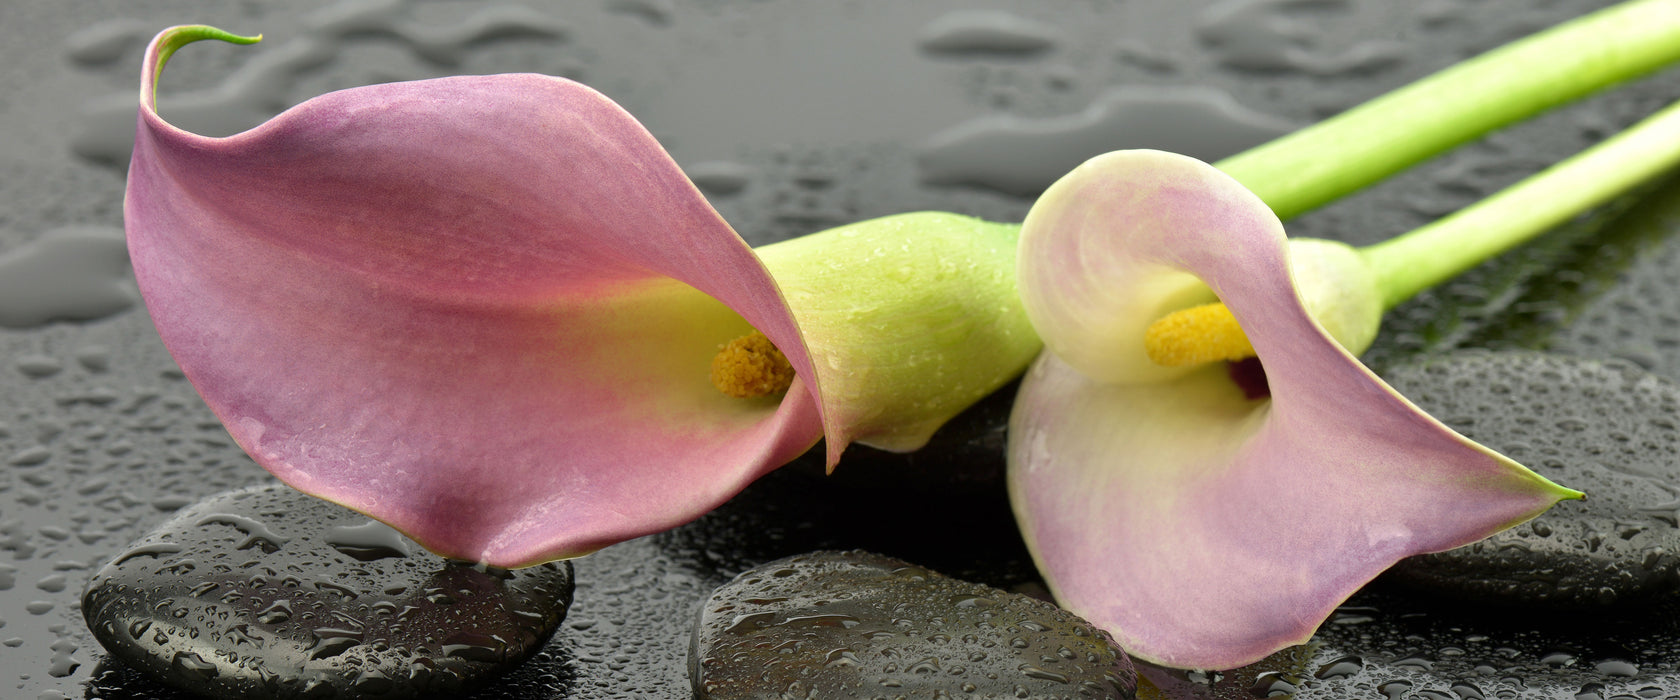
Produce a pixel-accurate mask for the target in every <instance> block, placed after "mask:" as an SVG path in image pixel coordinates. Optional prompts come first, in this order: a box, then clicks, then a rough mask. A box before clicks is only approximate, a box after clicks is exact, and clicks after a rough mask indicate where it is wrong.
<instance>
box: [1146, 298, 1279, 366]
mask: <svg viewBox="0 0 1680 700" xmlns="http://www.w3.org/2000/svg"><path fill="white" fill-rule="evenodd" d="M1143 349H1144V352H1146V353H1148V354H1149V359H1151V360H1154V361H1155V364H1158V365H1165V366H1167V367H1185V366H1188V365H1199V364H1202V363H1205V362H1217V361H1220V360H1224V361H1227V362H1235V361H1237V360H1241V359H1244V358H1249V357H1254V346H1253V345H1251V344H1250V343H1249V342H1248V335H1247V334H1245V333H1243V329H1242V326H1239V325H1237V317H1235V316H1232V315H1231V310H1230V309H1228V308H1225V305H1224V304H1221V303H1217V302H1215V303H1212V304H1203V305H1201V306H1195V307H1191V308H1188V309H1182V310H1179V311H1174V312H1172V313H1170V314H1167V315H1166V316H1163V317H1161V320H1159V321H1156V322H1154V323H1152V324H1150V326H1149V330H1148V331H1145V332H1144V334H1143Z"/></svg>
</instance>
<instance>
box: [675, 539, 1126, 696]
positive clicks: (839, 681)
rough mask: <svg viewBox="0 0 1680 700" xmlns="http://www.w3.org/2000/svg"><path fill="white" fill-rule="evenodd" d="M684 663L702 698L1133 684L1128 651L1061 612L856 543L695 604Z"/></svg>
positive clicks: (999, 691) (1112, 691)
mask: <svg viewBox="0 0 1680 700" xmlns="http://www.w3.org/2000/svg"><path fill="white" fill-rule="evenodd" d="M979 600H985V601H987V603H986V604H975V601H979ZM689 668H690V672H691V674H692V676H693V678H692V680H693V683H694V687H695V691H696V693H697V694H698V695H699V696H700V697H702V698H706V699H708V700H723V699H725V698H760V697H776V696H777V694H778V693H781V692H784V691H785V689H787V688H792V687H795V686H797V687H798V688H800V693H799V694H798V695H796V696H798V697H804V696H805V694H806V693H808V694H810V696H811V697H839V696H841V695H846V694H849V693H863V694H864V696H865V697H868V696H870V695H871V694H872V693H874V692H875V691H871V690H869V689H871V688H881V689H890V693H889V694H893V695H896V694H901V693H902V694H906V695H911V696H916V697H922V696H927V697H941V696H948V697H960V696H961V695H962V694H965V693H980V694H982V695H988V696H991V697H1017V696H1019V697H1053V696H1061V695H1070V694H1072V693H1073V692H1080V693H1081V695H1082V696H1085V697H1092V698H1102V697H1107V698H1117V697H1126V698H1129V697H1132V694H1133V693H1134V691H1135V688H1136V676H1135V672H1134V671H1133V670H1132V666H1131V662H1130V661H1129V660H1128V659H1127V658H1126V656H1125V654H1124V653H1123V652H1121V651H1120V650H1119V649H1118V648H1117V647H1115V646H1114V645H1113V642H1112V641H1111V640H1110V639H1109V637H1108V635H1107V634H1106V633H1103V632H1101V631H1097V630H1095V629H1094V628H1091V627H1090V626H1089V625H1088V624H1087V623H1085V622H1084V621H1083V620H1080V619H1079V618H1077V617H1074V616H1073V615H1072V614H1071V613H1068V612H1066V611H1063V610H1061V609H1059V608H1056V607H1055V606H1053V605H1050V604H1048V603H1045V602H1043V601H1039V600H1035V599H1032V598H1028V597H1025V596H1021V595H1017V594H1012V593H1006V592H1004V591H1000V590H998V589H995V588H990V587H987V586H982V585H979V584H974V583H968V582H965V581H959V580H956V579H952V578H948V577H945V576H941V575H939V574H936V573H933V572H930V571H928V570H926V569H923V568H921V567H916V566H911V565H908V564H906V563H904V562H902V561H898V560H896V559H890V558H887V557H883V556H880V555H875V554H868V553H864V552H844V553H841V552H817V553H813V554H807V555H801V556H796V557H790V558H788V559H783V560H779V561H774V562H770V563H768V564H765V565H763V566H760V567H758V568H756V569H752V570H749V571H746V572H744V573H742V574H741V575H739V576H737V577H736V578H735V580H733V581H731V582H730V583H728V584H725V585H724V586H722V587H720V588H719V589H718V590H717V591H715V592H714V593H713V594H712V596H711V597H710V598H708V599H707V600H706V601H705V602H704V604H703V605H702V606H701V609H700V613H699V619H698V621H697V627H696V630H695V633H694V641H693V646H692V647H691V649H690V654H689ZM1075 689H1077V691H1076V690H1075ZM1020 693H1025V694H1024V695H1021V694H1020Z"/></svg>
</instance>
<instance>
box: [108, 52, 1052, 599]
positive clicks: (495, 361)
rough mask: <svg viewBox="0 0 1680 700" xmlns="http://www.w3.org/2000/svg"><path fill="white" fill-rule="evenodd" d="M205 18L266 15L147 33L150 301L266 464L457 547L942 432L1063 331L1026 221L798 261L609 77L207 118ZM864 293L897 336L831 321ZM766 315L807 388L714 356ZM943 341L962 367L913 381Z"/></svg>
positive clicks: (617, 535)
mask: <svg viewBox="0 0 1680 700" xmlns="http://www.w3.org/2000/svg"><path fill="white" fill-rule="evenodd" d="M204 38H217V39H223V40H228V41H237V42H241V43H249V42H250V41H253V40H247V39H242V38H240V37H235V36H233V35H229V34H227V33H225V32H221V31H220V30H216V29H212V28H209V27H202V26H194V27H176V28H172V29H169V30H166V31H164V32H163V33H162V34H160V35H159V36H158V37H157V38H156V39H155V40H154V41H153V43H152V45H151V46H150V48H149V49H148V51H147V55H146V60H145V67H144V71H145V72H144V75H143V79H142V86H141V110H140V121H139V129H138V133H137V136H136V143H135V150H134V158H133V160H132V165H131V167H130V172H129V180H128V194H127V199H126V202H125V217H126V224H127V230H128V235H129V247H130V254H131V258H132V260H133V264H134V269H135V275H136V278H137V280H138V282H139V285H140V288H141V291H142V294H143V296H144V298H145V301H146V305H147V308H148V309H149V311H150V313H151V315H152V318H153V321H154V322H155V324H156V326H157V328H158V332H159V334H160V336H161V337H162V339H163V341H164V343H165V345H166V346H167V347H168V348H169V350H170V352H171V353H172V354H173V355H174V357H175V359H176V361H177V362H178V363H179V364H180V366H181V369H182V370H183V372H184V373H185V374H186V376H187V377H188V378H189V379H190V380H191V381H192V382H193V384H194V386H195V387H196V388H197V389H198V391H199V393H200V394H201V395H202V396H203V397H204V399H205V401H206V402H207V403H208V404H209V406H210V408H211V409H212V410H213V411H214V412H215V413H216V414H217V415H218V417H220V418H221V420H222V422H223V423H224V424H225V425H226V426H227V428H228V430H229V432H230V433H231V434H232V435H233V437H234V438H235V440H237V441H238V443H239V444H240V445H241V446H242V447H243V448H244V449H245V450H246V451H247V452H248V453H249V454H250V455H251V456H252V457H253V458H254V459H255V460H256V461H257V462H258V463H259V464H261V465H262V466H263V467H265V468H267V469H268V470H270V471H272V472H273V473H274V474H276V475H277V476H279V477H280V478H281V479H282V480H284V481H285V482H287V483H289V484H291V485H292V486H295V487H297V488H298V489H300V490H303V491H306V492H309V493H312V494H315V495H318V496H321V497H324V498H327V499H329V500H333V501H336V502H338V503H341V504H344V505H346V506H349V507H351V508H354V509H356V510H358V511H361V512H363V513H366V514H368V515H371V516H373V517H376V518H378V519H380V520H383V521H385V522H387V523H389V524H391V525H393V526H395V527H396V528H398V529H400V530H402V531H403V532H404V533H406V534H408V535H410V536H411V537H413V538H415V539H416V540H417V541H419V542H420V543H422V544H424V545H426V546H427V547H429V548H431V549H433V550H434V551H437V552H438V553H440V554H444V555H446V556H451V557H456V558H460V559H466V560H475V561H483V562H487V563H489V564H492V565H497V566H503V567H514V566H522V565H528V564H533V563H537V562H541V561H546V560H551V559H556V558H563V557H570V556H577V555H580V554H585V553H588V552H590V551H593V550H595V549H598V548H600V547H602V546H605V545H607V544H611V543H614V542H618V541H622V540H625V539H629V538H632V537H636V536H640V535H644V534H648V533H652V532H657V531H659V530H663V529H666V528H669V527H672V526H675V525H677V524H680V523H683V522H686V521H688V520H691V519H693V518H695V517H698V516H699V515H701V514H702V513H705V512H706V511H708V510H710V509H711V508H713V507H715V506H717V505H718V504H720V503H722V502H723V501H724V500H726V499H728V498H729V497H730V496H732V495H734V494H735V493H736V492H738V491H739V490H740V489H741V488H742V487H744V486H745V485H746V484H747V483H749V482H751V481H752V480H753V479H755V478H757V477H758V476H760V475H762V474H763V473H765V472H767V471H769V470H771V469H774V468H775V467H777V466H780V465H781V464H783V463H785V462H787V461H789V460H791V459H792V458H793V457H795V456H797V455H799V454H800V453H802V452H804V451H805V450H807V449H808V448H810V447H811V446H812V445H813V444H814V443H816V442H817V440H818V439H819V438H823V437H825V436H826V437H827V439H828V440H827V446H828V455H829V463H830V465H831V466H832V464H833V462H834V460H835V459H836V458H837V457H838V455H839V454H840V451H841V450H843V449H844V448H845V446H846V444H847V443H848V442H850V441H853V440H857V441H861V442H867V443H870V444H878V445H880V446H884V447H889V448H896V449H910V448H914V447H916V446H918V445H919V444H921V442H923V441H925V440H926V437H927V433H931V431H932V430H933V428H935V427H937V426H938V424H939V423H942V422H943V420H944V419H945V418H949V417H950V416H951V415H954V414H955V413H956V412H957V411H960V410H961V408H962V407H963V406H964V405H966V403H967V402H972V401H973V400H975V399H978V398H979V397H980V396H984V395H985V394H986V393H989V392H990V391H991V390H992V389H994V388H995V387H996V386H998V385H999V384H1001V383H1003V382H1005V381H1007V380H1008V379H1009V378H1010V377H1012V376H1014V375H1015V374H1017V373H1018V372H1019V371H1020V370H1021V369H1022V368H1023V367H1024V366H1025V365H1026V363H1027V362H1028V361H1029V360H1030V358H1031V357H1032V355H1033V354H1034V353H1035V352H1036V351H1037V347H1038V345H1037V342H1038V341H1037V338H1036V336H1034V335H1033V334H1032V332H1031V329H1030V327H1029V326H1028V325H1027V323H1026V320H1025V316H1024V314H1023V313H1022V312H1021V311H1020V308H1019V304H1018V302H1016V301H1014V300H1015V299H1016V296H1015V288H1014V279H1013V275H1012V274H1010V272H1009V269H1010V266H1011V265H1012V264H1013V263H1012V261H1013V257H1014V250H1013V245H1014V236H1013V227H998V226H996V225H990V224H984V223H983V222H979V221H977V220H974V219H968V218H965V217H957V216H951V215H937V214H924V215H905V216H902V217H893V218H889V219H886V220H881V222H879V223H874V224H870V223H865V224H858V225H854V226H853V227H848V229H847V230H843V231H842V232H841V233H839V234H836V235H835V236H834V239H835V240H836V241H838V242H839V243H837V245H838V246H839V247H842V248H844V247H845V246H863V247H865V248H866V249H874V250H878V251H880V250H887V246H885V245H884V241H883V239H882V237H884V236H892V235H897V234H898V233H900V232H902V231H903V230H912V231H915V232H917V233H918V234H920V235H922V238H920V239H919V243H922V244H924V245H925V246H926V247H927V249H923V248H920V247H919V248H918V250H917V251H914V253H915V254H916V255H927V254H930V253H929V252H928V250H930V249H931V250H934V251H937V252H936V253H932V254H936V255H948V256H952V257H951V259H948V260H944V261H943V262H944V263H945V264H947V265H949V266H951V267H952V268H955V269H960V270H963V271H966V272H960V273H958V274H951V272H950V271H949V270H945V269H936V270H932V271H920V270H919V269H918V268H917V267H916V266H915V265H914V264H912V263H911V262H907V261H906V260H905V259H904V258H903V257H902V256H899V257H896V258H895V257H894V255H896V253H891V252H889V253H883V254H881V255H880V256H878V257H879V258H880V259H878V260H875V261H873V262H872V263H868V264H865V265H863V266H862V267H860V268H857V269H854V270H852V271H851V272H852V273H855V274H856V275H861V276H863V277H864V278H867V277H868V275H869V274H872V273H877V272H881V271H890V272H891V274H893V275H899V276H901V277H907V279H903V280H902V281H903V284H899V285H894V284H883V283H880V282H879V281H871V280H869V279H847V278H846V276H845V274H843V273H841V272H836V271H835V270H834V269H832V268H834V267H835V266H834V265H833V264H832V262H833V261H832V259H829V258H825V257H824V255H823V251H822V250H820V249H813V246H812V245H811V244H810V243H801V242H797V241H796V242H792V243H790V244H783V245H781V246H778V247H775V249H774V251H769V252H767V253H766V260H770V259H771V258H774V259H775V260H776V261H778V262H777V264H779V265H781V266H782V267H783V268H784V269H785V271H786V275H787V277H788V280H789V281H787V282H786V283H784V284H782V285H779V284H778V281H777V279H774V278H772V276H771V272H770V270H769V269H767V267H766V264H765V263H764V262H761V260H760V258H759V256H757V255H755V253H754V251H753V250H751V249H750V248H749V247H748V246H747V245H746V243H745V242H744V241H742V239H741V238H740V237H739V236H737V235H736V234H735V232H734V231H733V230H732V229H731V228H730V227H729V225H728V224H727V223H725V222H724V221H723V220H722V219H721V218H720V217H719V216H718V214H717V213H716V212H715V211H714V210H713V209H712V208H711V207H710V206H709V205H708V204H707V202H706V200H705V198H704V197H703V196H702V195H701V194H700V192H699V191H698V190H696V189H695V187H694V186H693V184H692V183H690V181H689V180H688V179H687V178H686V177H685V176H684V174H683V172H682V171H681V170H680V169H679V168H678V166H677V164H676V163H675V162H674V161H672V159H671V158H670V156H669V155H667V154H666V152H665V151H664V150H663V149H662V148H661V147H660V146H659V144H658V143H657V142H656V141H655V140H654V138H653V137H652V136H651V135H650V134H648V132H647V131H646V130H645V129H644V128H643V127H642V126H641V125H640V124H639V123H637V121H636V120H635V119H634V118H632V117H631V116H630V115H629V114H627V113H626V112H624V110H622V109H621V108H620V107H619V106H618V105H616V104H614V103H613V102H612V101H610V100H608V99H607V98H606V97H604V96H602V95H600V94H599V93H597V92H595V91H593V90H591V89H589V88H587V87H585V86H583V85H580V84H578V83H575V82H571V81H568V80H564V79H560V78H552V77H547V76H537V75H494V76H470V77H454V78H443V79H437V80H427V81H418V82H410V83H395V84H387V85H374V86H369V87H363V88H356V89H352V90H345V91H341V92H336V93H331V94H328V95H323V96H321V97H317V98H315V99H312V100H309V101H308V102H305V103H303V104H301V105H298V106H297V107H295V108H293V109H291V110H288V111H286V112H285V113H283V114H281V115H280V116H278V117H276V118H274V119H272V120H270V121H269V122H267V123H265V124H263V125H261V126H259V127H257V128H255V129H252V130H251V131H247V132H245V133H241V134H237V135H234V136H230V137H226V138H209V137H204V136H199V135H196V134H192V133H189V132H186V131H183V130H181V129H179V128H176V127H174V126H172V125H170V124H169V123H168V122H166V121H165V120H164V119H163V118H162V117H161V116H159V114H158V113H157V111H156V108H155V98H154V85H155V82H156V80H157V77H158V75H159V73H160V72H161V70H162V67H163V64H164V62H165V61H166V60H167V59H168V57H169V56H170V55H171V54H172V53H173V52H174V51H175V50H176V49H177V48H179V47H180V46H181V45H184V44H186V43H189V42H192V41H196V40H199V39H204ZM903 248H904V250H905V251H909V249H910V246H904V247H903ZM898 249H899V247H898V246H896V245H895V246H892V248H891V250H893V251H897V250H898ZM905 254H910V253H908V252H907V253H905ZM817 271H820V272H821V274H817ZM802 272H811V273H812V274H809V275H805V276H803V277H801V276H800V273H802ZM778 274H782V272H781V271H778ZM881 274H886V273H885V272H881ZM918 276H921V277H927V276H936V277H938V278H939V279H940V280H941V282H940V283H939V284H922V283H921V280H919V279H917V278H918ZM976 280H978V283H984V284H986V285H990V291H988V290H982V289H975V288H974V284H976V283H977V282H976ZM825 285H826V286H825ZM784 288H785V291H786V292H787V294H786V295H785V296H784ZM837 289H838V291H837ZM928 294H937V295H942V296H943V298H944V299H945V302H944V303H941V302H938V301H937V300H929V299H927V298H924V297H925V296H926V295H928ZM795 302H797V303H798V308H795V307H794V304H795ZM894 303H897V304H900V305H902V306H904V307H906V308H910V309H912V310H914V312H915V313H917V314H923V315H927V314H931V315H932V316H933V317H934V318H932V319H931V320H927V319H923V320H926V321H927V322H928V323H931V324H932V325H933V326H935V327H937V328H941V329H943V331H944V332H948V333H950V334H951V335H949V336H948V337H941V338H935V339H931V340H918V339H917V338H918V337H920V336H922V335H928V334H927V333H925V332H924V331H923V328H924V326H923V325H921V324H922V321H923V320H918V321H917V322H916V323H907V322H901V323H897V324H896V325H894V324H895V318H894V317H893V316H892V314H891V312H892V310H893V308H895V307H893V306H892V304H894ZM860 309H861V310H860ZM930 309H931V310H930ZM846 315H850V316H854V317H862V318H866V319H869V320H871V321H872V322H873V323H874V326H872V328H873V331H874V332H875V333H876V335H875V336H873V337H871V338H868V339H855V338H849V337H848V336H847V335H846V334H847V333H848V329H847V328H846V327H845V325H844V324H842V323H838V322H835V321H834V320H833V319H834V318H836V317H841V316H846ZM883 328H885V330H883ZM753 329H756V330H758V331H760V332H762V333H763V334H764V335H765V336H766V337H768V339H769V340H770V341H771V342H772V343H774V344H775V346H776V347H777V348H778V349H780V350H781V351H782V353H783V354H785V356H786V358H787V361H788V363H789V364H790V365H791V366H792V369H793V371H794V373H795V378H794V380H793V383H792V386H791V387H789V388H788V389H787V390H786V392H785V394H784V395H782V396H780V397H779V398H778V397H775V396H767V397H762V398H747V399H741V398H732V397H729V396H724V395H723V394H721V393H719V391H717V390H716V389H714V388H713V386H712V385H711V383H710V382H709V379H708V377H709V371H708V368H709V365H710V362H711V359H712V357H713V355H714V354H716V353H717V351H718V349H719V348H720V347H721V346H723V345H724V344H725V343H728V342H729V341H730V340H731V339H733V338H736V337H739V336H742V335H744V334H747V333H749V332H750V331H752V330H753ZM894 333H898V334H903V335H904V338H903V341H904V342H892V341H894V340H896V339H897V337H896V336H894ZM916 334H920V335H916ZM994 334H1003V335H1005V336H1008V337H1007V338H1005V339H1003V340H1001V341H999V342H992V341H993V340H994V338H993V337H992V336H993V335H994ZM854 335H855V334H854ZM854 340H855V341H856V342H851V341H854ZM849 342H850V344H848V343H849ZM876 344H878V345H881V346H890V347H884V348H883V347H876ZM970 345H972V346H973V347H970ZM982 353H985V356H984V357H982V356H981V354H982ZM883 354H884V355H885V356H883ZM918 362H921V363H926V365H925V367H938V368H939V370H940V371H941V372H943V373H945V374H946V375H947V376H946V377H945V379H950V378H951V377H952V376H954V377H956V378H958V379H961V380H963V381H965V382H966V383H967V386H966V388H965V389H964V390H961V391H949V390H948V388H949V387H948V386H947V385H944V384H941V385H934V384H933V383H930V382H928V381H921V382H916V381H907V380H906V372H909V373H912V374H913V373H914V372H916V371H917V370H915V369H914V365H916V364H917V363H918ZM906 368H909V369H906ZM922 372H923V373H924V374H925V373H926V372H925V368H924V370H922ZM935 390H937V391H939V392H940V393H938V394H935V395H932V396H931V397H930V395H929V392H932V391H935ZM917 392H922V393H920V394H918V393H917Z"/></svg>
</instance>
